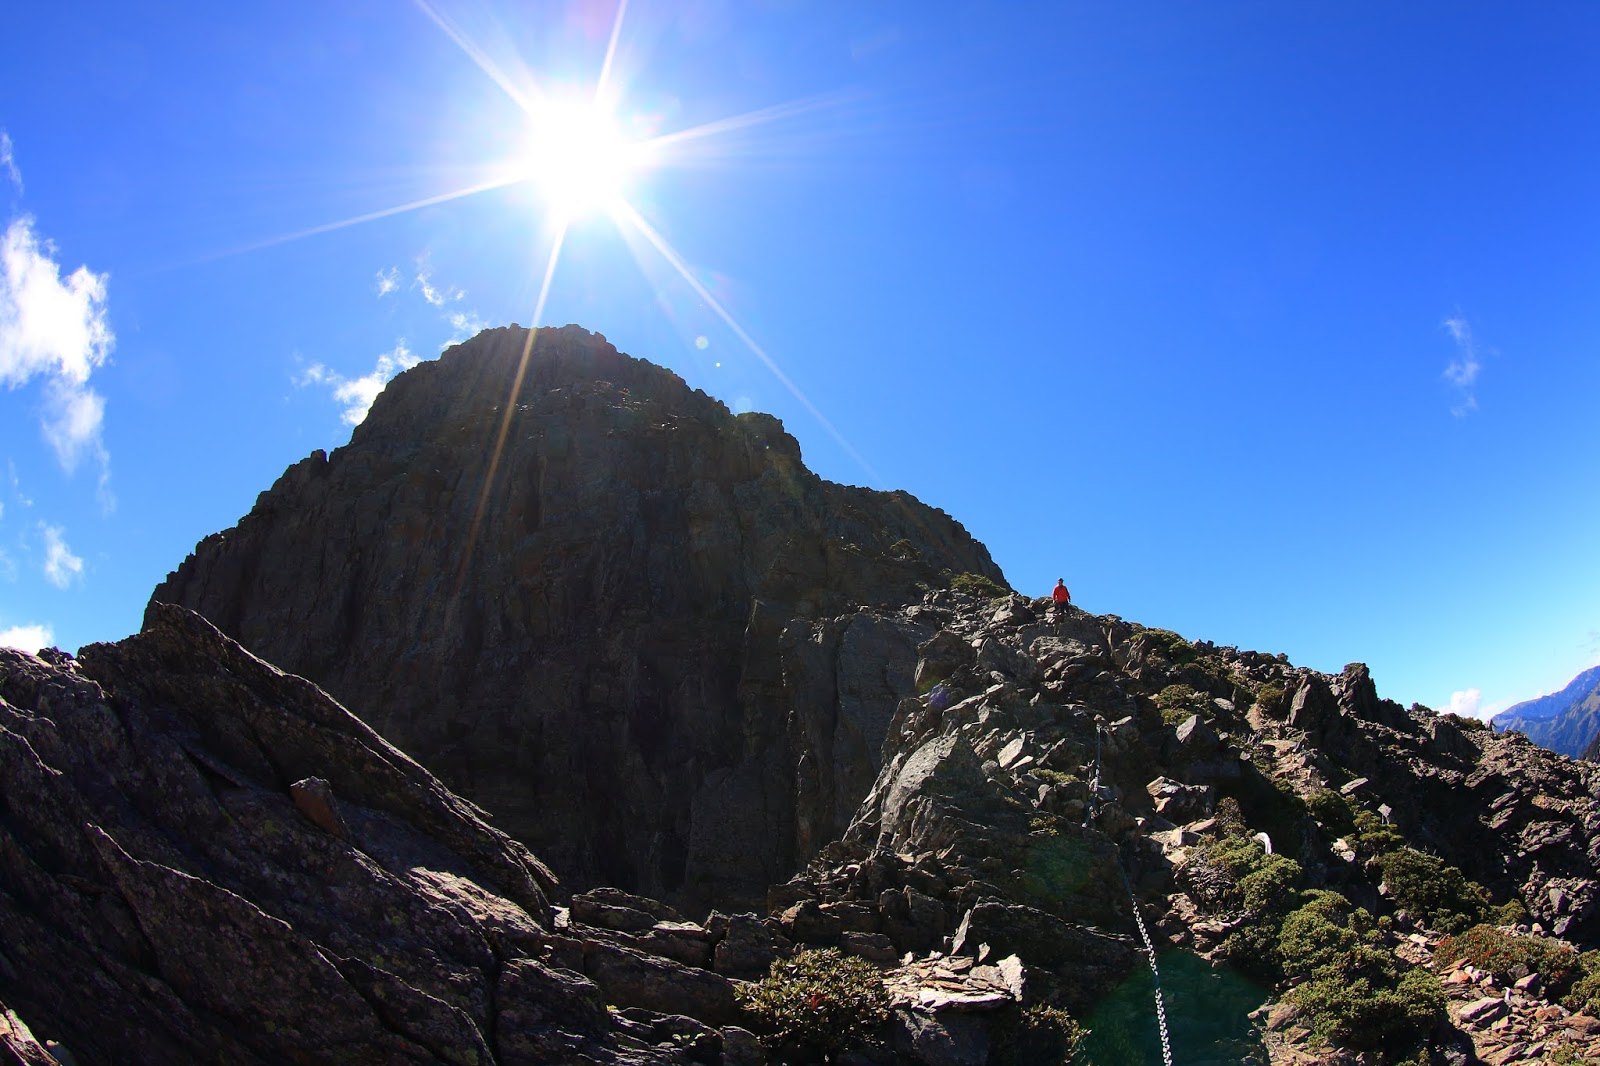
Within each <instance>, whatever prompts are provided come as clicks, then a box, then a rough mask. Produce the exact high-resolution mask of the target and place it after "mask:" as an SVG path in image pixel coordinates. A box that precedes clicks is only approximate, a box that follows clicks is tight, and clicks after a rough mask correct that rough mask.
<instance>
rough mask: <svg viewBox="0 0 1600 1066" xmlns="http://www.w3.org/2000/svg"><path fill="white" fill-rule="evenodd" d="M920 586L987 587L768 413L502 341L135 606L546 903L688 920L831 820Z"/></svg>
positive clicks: (755, 890)
mask: <svg viewBox="0 0 1600 1066" xmlns="http://www.w3.org/2000/svg"><path fill="white" fill-rule="evenodd" d="M530 346H531V357H528V358H527V360H526V373H525V374H523V373H522V371H521V369H520V368H519V365H520V364H521V363H522V361H523V359H524V357H525V356H529V355H530V352H529V349H530ZM508 404H509V405H510V417H509V418H508V417H507V412H508V407H507V405H508ZM942 572H955V573H962V572H972V573H976V574H980V575H982V576H984V577H986V578H989V579H992V580H994V581H998V582H1002V583H1003V582H1004V578H1003V576H1002V575H1001V574H1000V572H999V570H998V569H997V568H996V567H995V566H994V564H993V562H992V561H991V560H990V558H989V554H988V552H987V551H986V550H985V549H984V547H983V546H982V545H981V544H979V543H977V542H976V541H974V540H973V539H972V538H971V537H970V536H969V535H968V534H967V533H966V531H965V530H964V529H963V528H962V527H961V526H960V525H959V524H958V523H956V522H955V521H953V520H952V519H950V518H949V517H948V516H947V515H945V514H944V513H943V512H940V511H935V510H933V509H931V508H929V507H926V506H924V505H923V504H921V503H919V502H917V501H916V500H915V499H913V498H912V497H910V496H908V495H906V494H905V493H902V492H875V491H870V490H867V489H860V488H850V487H845V486H841V485H835V484H832V483H829V482H825V481H822V480H821V479H819V478H817V477H816V476H815V475H813V474H811V473H810V472H808V471H807V470H806V469H805V467H804V466H803V465H802V464H801V461H800V449H799V446H798V445H797V444H796V442H795V440H794V438H792V437H791V436H789V435H788V434H787V433H785V432H784V430H783V427H782V425H781V424H780V423H779V422H778V421H777V420H776V419H773V418H771V417H770V416H767V415H760V414H746V415H739V416H735V415H733V414H731V413H730V412H729V411H728V409H727V408H726V407H724V406H723V405H722V404H721V403H719V402H717V401H716V400H713V399H711V398H709V397H707V396H706V395H705V394H703V393H700V392H697V391H694V390H691V389H689V388H688V386H686V385H685V384H684V383H683V381H682V380H681V379H679V378H678V377H677V376H676V375H674V374H672V373H671V372H669V371H667V370H664V369H662V368H660V367H657V366H653V365H651V364H650V363H647V362H644V361H642V360H636V359H632V358H629V357H627V356H624V355H621V354H619V353H618V352H617V351H616V350H615V349H614V348H612V347H611V346H610V345H609V344H607V343H606V341H605V339H604V338H603V337H600V336H598V335H594V334H590V333H587V332H586V331H584V330H581V329H578V328H577V327H572V326H569V327H566V328H564V329H560V330H548V329H546V330H540V331H538V332H537V334H532V333H530V332H529V331H527V330H523V329H520V328H517V327H511V328H507V329H496V330H489V331H486V332H485V333H482V334H480V335H479V336H478V337H476V338H474V339H473V340H472V341H469V342H467V343H465V344H462V345H458V346H456V347H455V348H452V349H451V350H450V351H448V352H446V353H445V354H444V355H443V356H442V357H441V358H440V359H439V360H437V361H435V362H428V363H423V364H422V365H420V366H417V367H415V368H413V369H411V370H409V371H407V372H406V373H404V374H402V375H400V376H399V377H397V378H396V379H394V380H393V381H392V382H390V383H389V385H388V387H387V388H386V389H385V390H384V392H383V393H382V394H381V395H380V396H379V397H378V399H377V401H376V402H375V403H374V404H373V406H372V410H371V412H370V413H369V414H368V416H367V419H366V421H365V422H363V423H362V424H361V425H360V426H359V427H357V429H356V431H355V433H354V435H353V436H352V439H351V441H350V443H349V444H348V445H347V446H345V447H343V448H340V449H338V450H337V451H335V452H334V453H333V454H332V455H331V456H328V455H324V454H323V453H322V452H320V451H319V452H316V453H314V454H313V455H312V456H310V457H309V458H307V459H305V460H303V461H302V462H300V463H298V464H296V465H295V466H293V467H291V468H290V469H289V470H288V471H287V472H286V473H285V474H284V475H283V476H282V477H281V478H280V479H279V480H278V482H277V484H275V485H274V486H273V487H272V488H271V490H269V491H267V492H265V493H263V494H262V495H261V497H260V498H259V499H258V501H257V503H256V506H255V508H254V509H253V510H252V511H251V513H250V514H249V515H247V516H245V517H244V518H243V519H242V520H241V521H240V523H239V525H238V526H237V527H235V528H233V529H230V530H227V531H226V532H223V533H219V534H216V535H214V536H211V537H208V538H206V539H205V540H204V541H202V542H201V543H200V544H199V545H198V546H197V548H196V550H195V552H194V554H193V555H191V556H190V557H189V558H188V559H187V560H185V561H184V563H183V564H182V565H181V566H180V567H179V568H178V569H177V570H176V571H175V572H174V573H172V574H171V575H170V576H169V577H168V579H167V580H166V581H165V582H164V583H163V584H162V585H161V586H160V587H159V588H157V589H156V591H155V593H154V595H153V597H152V605H154V604H156V603H160V602H171V603H176V604H181V605H183V606H186V607H189V608H191V609H193V610H196V611H199V612H200V613H201V614H203V615H205V616H206V617H207V618H209V619H210V620H211V621H212V622H214V623H215V624H216V625H217V626H218V627H219V628H220V629H222V630H223V631H224V632H225V633H227V634H229V635H230V636H232V637H234V638H235V639H237V640H238V641H239V642H240V643H242V644H244V645H245V646H246V647H248V648H250V649H251V650H252V651H253V652H255V653H257V654H259V655H261V656H263V657H264V658H267V659H269V660H270V661H272V662H274V663H277V664H279V665H281V666H283V667H284V668H286V669H289V670H293V671H295V672H296V673H299V674H302V675H304V676H306V677H308V678H310V679H312V680H313V681H315V682H317V683H318V684H319V685H321V686H323V687H324V688H325V689H327V691H329V692H330V693H332V694H333V695H334V696H335V697H336V698H338V699H340V700H341V701H343V702H344V703H345V704H346V705H347V706H349V707H350V708H351V709H352V710H354V711H356V712H357V713H358V714H359V715H361V717H362V718H363V719H364V720H366V721H367V722H369V723H371V724H372V725H373V727H374V728H376V729H377V730H378V731H379V732H381V733H382V734H383V735H384V736H385V737H387V738H388V739H389V740H391V741H392V742H394V743H395V744H397V745H398V746H399V747H401V748H402V749H403V750H405V751H406V752H408V753H409V754H411V755H413V756H414V757H416V758H417V759H418V760H420V761H421V762H422V763H423V764H424V765H426V766H428V767H429V768H430V769H431V770H432V771H433V772H435V773H437V774H439V776H440V777H441V778H443V779H444V780H445V781H446V782H448V783H449V784H450V786H451V787H452V788H454V789H455V790H456V791H458V792H459V793H460V794H462V795H464V796H467V797H470V798H471V799H472V800H473V801H475V802H477V803H479V804H481V805H482V806H484V807H486V808H489V809H491V810H493V811H494V812H495V817H496V819H497V822H498V824H499V825H501V826H502V827H503V828H504V829H506V831H507V832H509V833H510V834H511V835H512V836H514V837H516V838H517V839H519V840H522V841H523V842H525V843H527V844H528V845H529V846H531V847H533V848H535V849H536V850H537V851H538V852H539V854H540V855H541V856H543V857H544V858H545V859H546V860H547V861H549V862H550V863H551V864H552V866H553V867H554V868H555V869H556V870H557V871H558V872H559V873H561V874H562V876H563V877H564V878H567V879H569V880H571V881H572V883H573V884H574V885H576V886H578V887H583V886H587V885H592V884H615V885H621V886H623V887H625V888H630V889H635V890H637V891H640V892H644V893H647V894H650V895H654V896H661V897H670V898H674V899H677V900H679V901H685V902H692V903H694V904H695V905H696V906H697V907H699V908H704V907H707V906H709V905H711V904H713V903H718V904H721V905H723V906H727V905H728V903H729V902H732V901H738V900H746V901H753V900H756V899H759V898H760V896H761V893H762V892H763V890H764V888H765V886H766V885H767V884H769V883H772V882H774V881H779V880H782V879H783V878H785V877H787V876H788V875H789V874H790V873H792V872H793V870H794V869H795V868H796V866H797V865H798V864H799V863H801V862H803V861H804V860H805V859H806V858H808V857H809V856H810V855H811V854H813V853H814V852H815V851H816V850H817V849H818V848H820V847H821V846H822V845H824V844H826V843H827V842H828V841H830V840H832V839H834V838H836V837H837V836H838V835H839V834H840V832H842V831H843V829H844V827H845V826H846V825H848V823H849V821H850V819H851V817H852V816H853V814H854V812H855V807H856V805H857V803H858V802H859V801H860V798H861V796H862V795H863V794H864V793H865V791H866V789H867V788H868V787H869V786H870V785H871V783H872V780H873V778H874V777H875V776H876V773H877V770H878V765H879V764H878V752H879V748H880V746H881V743H882V739H883V733H884V729H885V728H886V727H887V724H888V718H889V716H890V714H892V712H893V708H894V706H895V704H896V702H897V701H898V700H899V699H900V698H901V697H903V696H906V695H909V694H911V693H912V691H913V685H914V679H913V670H914V668H915V665H916V661H917V655H916V651H915V647H916V644H917V643H919V642H920V641H922V640H925V639H927V638H928V637H929V636H931V635H932V634H933V632H934V629H933V627H931V626H926V625H922V624H918V623H917V622H916V621H915V619H912V618H909V617H906V616H904V615H903V614H901V615H895V614H894V612H895V609H897V608H899V607H901V606H903V605H905V604H908V603H912V602H914V601H916V600H918V599H920V597H921V590H922V589H923V588H926V587H928V586H929V585H935V586H937V585H939V584H942V583H943V582H944V581H946V580H947V579H948V578H947V576H941V573H942ZM861 606H868V607H875V608H881V609H882V610H880V611H879V612H877V613H867V614H854V613H851V612H854V611H855V609H856V608H857V607H861ZM153 609H154V607H153V606H152V610H153ZM890 615H893V617H892V618H890V617H889V616H890Z"/></svg>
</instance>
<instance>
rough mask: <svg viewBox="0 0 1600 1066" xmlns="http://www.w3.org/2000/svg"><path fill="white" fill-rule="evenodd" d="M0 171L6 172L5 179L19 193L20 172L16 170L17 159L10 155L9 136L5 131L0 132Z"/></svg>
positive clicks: (20, 184) (20, 186) (20, 188)
mask: <svg viewBox="0 0 1600 1066" xmlns="http://www.w3.org/2000/svg"><path fill="white" fill-rule="evenodd" d="M0 170H3V171H5V172H6V177H7V178H9V179H10V180H11V184H13V185H15V186H16V187H17V191H18V192H21V191H22V171H20V170H18V169H17V157H16V156H15V155H13V154H12V150H11V135H10V134H9V133H7V132H6V131H5V130H0Z"/></svg>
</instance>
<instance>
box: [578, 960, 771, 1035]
mask: <svg viewBox="0 0 1600 1066" xmlns="http://www.w3.org/2000/svg"><path fill="white" fill-rule="evenodd" d="M583 972H584V973H585V974H586V975H587V976H588V977H589V979H590V980H592V981H593V982H594V983H595V984H596V985H598V986H599V987H600V990H601V991H602V992H604V993H605V997H606V1001H607V1002H608V1003H615V1004H617V1005H619V1006H625V1007H643V1008H645V1009H646V1010H652V1011H656V1012H658V1013H661V1014H686V1015H688V1016H689V1017H691V1018H695V1019H697V1020H699V1021H702V1022H705V1023H706V1024H708V1025H728V1024H731V1023H733V1022H734V1021H737V1020H738V1017H739V1011H738V1007H737V1006H736V1005H735V1004H734V1000H733V985H732V984H730V983H729V982H728V979H727V978H726V977H723V976H721V975H720V974H715V973H712V972H710V971H708V970H699V969H695V968H693V967H689V966H684V965H683V964H682V963H678V962H673V961H672V960H670V959H664V958H660V957H659V956H651V955H646V954H645V953H644V952H642V951H635V950H633V949H631V948H625V947H622V946H620V945H617V944H608V943H605V942H603V941H596V942H592V943H589V944H586V945H584V951H583Z"/></svg>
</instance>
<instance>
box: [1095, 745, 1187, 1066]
mask: <svg viewBox="0 0 1600 1066" xmlns="http://www.w3.org/2000/svg"><path fill="white" fill-rule="evenodd" d="M1100 729H1101V725H1100V723H1099V722H1098V721H1097V722H1095V724H1094V773H1093V774H1092V775H1090V778H1089V801H1088V803H1086V804H1085V805H1084V815H1083V824H1084V828H1088V826H1089V823H1090V822H1091V821H1093V820H1094V816H1095V808H1096V807H1097V806H1098V805H1099V801H1100ZM1117 872H1118V873H1120V874H1121V875H1122V887H1123V888H1124V889H1126V890H1127V892H1128V903H1129V905H1130V906H1132V907H1133V921H1134V924H1135V925H1137V926H1138V927H1139V939H1140V940H1143V941H1144V951H1145V957H1146V958H1148V959H1149V960H1150V981H1151V983H1152V984H1153V985H1154V986H1155V999H1156V1028H1157V1029H1158V1030H1159V1031H1160V1033H1161V1063H1162V1066H1172V1037H1171V1035H1170V1034H1169V1033H1168V1032H1167V1005H1166V1001H1165V1000H1163V999H1162V996H1161V970H1160V969H1158V968H1157V966H1156V946H1155V945H1154V944H1153V943H1151V942H1150V931H1149V930H1148V929H1146V928H1145V927H1144V915H1143V914H1142V913H1141V912H1140V910H1139V897H1138V896H1135V895H1134V894H1133V882H1132V881H1130V880H1128V868H1127V866H1125V865H1124V864H1123V862H1122V845H1121V844H1118V845H1117Z"/></svg>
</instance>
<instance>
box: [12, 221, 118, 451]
mask: <svg viewBox="0 0 1600 1066" xmlns="http://www.w3.org/2000/svg"><path fill="white" fill-rule="evenodd" d="M55 252H56V250H55V247H54V246H53V245H51V244H50V242H49V241H45V240H41V239H40V238H39V236H38V235H37V234H36V233H35V232H34V229H33V219H32V218H30V217H28V216H22V217H20V218H17V219H14V220H13V221H12V222H11V224H10V226H9V227H7V229H6V232H5V235H4V237H0V384H3V385H5V386H6V387H7V388H9V389H16V388H20V387H21V386H23V385H26V384H28V383H29V382H30V381H34V380H39V381H40V382H41V383H42V385H43V388H44V406H43V418H42V420H41V428H42V429H43V431H44V437H45V440H46V441H48V442H49V444H50V446H51V447H52V448H53V449H55V453H56V459H57V461H59V462H60V464H61V467H62V469H64V470H65V471H67V472H68V473H69V474H70V473H71V472H72V471H73V470H75V469H76V468H77V466H78V463H79V462H80V461H82V459H83V458H84V457H85V456H93V457H94V458H96V459H98V460H99V461H100V463H101V469H102V472H104V471H105V470H106V469H108V463H109V456H108V455H107V454H106V450H105V446H104V445H103V444H102V442H101V438H100V428H101V425H102V423H103V422H104V421H105V407H106V405H105V399H104V398H103V397H102V396H101V395H100V394H99V393H98V392H96V391H95V390H94V389H93V388H91V387H90V386H89V377H90V375H91V374H92V373H93V372H94V371H95V369H96V368H98V367H100V366H101V365H103V364H104V363H105V361H106V358H107V357H108V356H109V355H110V354H111V348H112V345H113V344H114V343H115V342H116V338H115V337H114V336H113V335H112V332H111V326H110V325H109V323H108V322H107V318H106V278H107V275H105V274H96V273H94V272H93V271H92V270H90V269H89V268H88V267H86V266H80V267H78V268H77V269H76V270H74V271H73V272H72V273H71V274H68V275H67V276H66V277H65V278H63V277H62V276H61V267H60V265H59V264H58V263H57V262H56V260H55V258H54V256H55Z"/></svg>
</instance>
